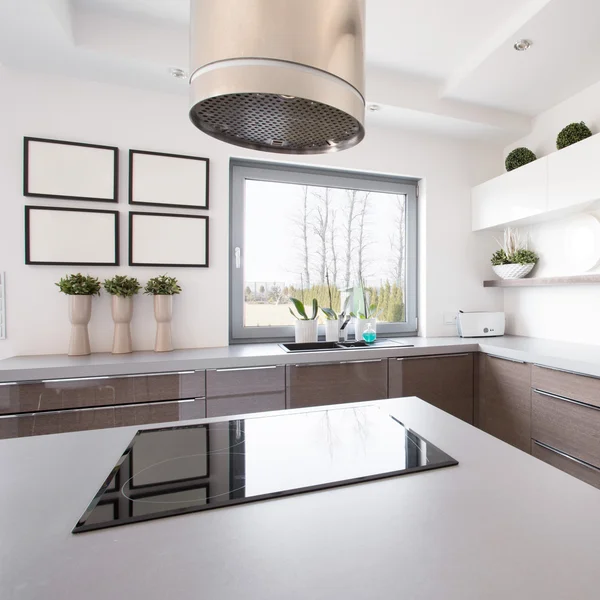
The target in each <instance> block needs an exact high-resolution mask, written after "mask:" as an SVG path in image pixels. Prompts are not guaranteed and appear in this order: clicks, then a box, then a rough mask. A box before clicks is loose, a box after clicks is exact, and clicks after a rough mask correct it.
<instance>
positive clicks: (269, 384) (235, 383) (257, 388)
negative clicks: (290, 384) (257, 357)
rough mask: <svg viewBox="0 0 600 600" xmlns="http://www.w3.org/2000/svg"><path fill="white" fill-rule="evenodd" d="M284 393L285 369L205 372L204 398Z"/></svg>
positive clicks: (252, 368) (250, 368) (272, 366)
mask: <svg viewBox="0 0 600 600" xmlns="http://www.w3.org/2000/svg"><path fill="white" fill-rule="evenodd" d="M278 392H279V393H280V392H283V393H285V367H283V366H275V365H269V366H265V367H243V368H235V369H211V370H208V371H206V397H207V398H208V399H211V398H221V397H233V396H240V395H258V394H269V393H278Z"/></svg>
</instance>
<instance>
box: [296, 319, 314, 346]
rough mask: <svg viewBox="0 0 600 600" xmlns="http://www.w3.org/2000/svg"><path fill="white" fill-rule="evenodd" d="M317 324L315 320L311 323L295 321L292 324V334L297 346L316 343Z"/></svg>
mask: <svg viewBox="0 0 600 600" xmlns="http://www.w3.org/2000/svg"><path fill="white" fill-rule="evenodd" d="M318 327H319V323H318V321H317V320H316V319H313V320H312V321H303V320H300V319H297V320H296V322H295V324H294V333H295V334H296V343H297V344H306V343H308V342H316V341H317V339H318V331H319V329H318Z"/></svg>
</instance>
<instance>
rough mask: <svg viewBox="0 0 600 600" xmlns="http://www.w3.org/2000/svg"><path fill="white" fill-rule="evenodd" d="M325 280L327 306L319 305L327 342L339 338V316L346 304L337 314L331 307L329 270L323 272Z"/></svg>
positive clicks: (331, 295) (335, 340)
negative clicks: (327, 297)
mask: <svg viewBox="0 0 600 600" xmlns="http://www.w3.org/2000/svg"><path fill="white" fill-rule="evenodd" d="M325 279H326V281H327V293H328V295H329V307H327V308H324V307H321V312H322V313H323V314H324V315H325V340H326V341H328V342H338V341H339V339H340V327H341V322H340V317H342V315H344V314H345V310H346V306H344V310H343V311H342V312H341V313H340V314H339V315H338V313H337V312H336V311H335V310H334V309H333V294H332V292H331V284H330V282H329V271H327V272H326V274H325ZM347 304H348V298H346V305H347Z"/></svg>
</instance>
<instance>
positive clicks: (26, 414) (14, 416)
mask: <svg viewBox="0 0 600 600" xmlns="http://www.w3.org/2000/svg"><path fill="white" fill-rule="evenodd" d="M203 400H204V398H187V399H185V400H160V401H158V402H138V403H135V402H132V403H131V404H108V405H104V406H84V407H82V408H62V409H58V410H38V411H36V412H24V413H12V414H10V415H0V419H18V418H19V417H35V416H36V415H58V414H61V413H73V412H90V411H94V410H106V409H111V408H129V407H131V406H162V405H165V404H186V403H188V402H199V401H203Z"/></svg>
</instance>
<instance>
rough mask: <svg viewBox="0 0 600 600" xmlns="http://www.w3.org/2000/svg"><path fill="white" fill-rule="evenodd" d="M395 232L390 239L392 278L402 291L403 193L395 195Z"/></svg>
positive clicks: (403, 261)
mask: <svg viewBox="0 0 600 600" xmlns="http://www.w3.org/2000/svg"><path fill="white" fill-rule="evenodd" d="M396 208H397V212H396V218H395V220H394V225H395V228H396V232H395V234H394V235H393V236H392V238H391V239H390V243H391V246H392V265H391V267H392V268H391V274H392V279H393V280H394V281H396V283H397V284H398V285H400V286H401V288H402V291H403V292H404V277H405V260H404V259H405V241H406V227H405V225H406V199H405V196H403V195H397V196H396Z"/></svg>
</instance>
